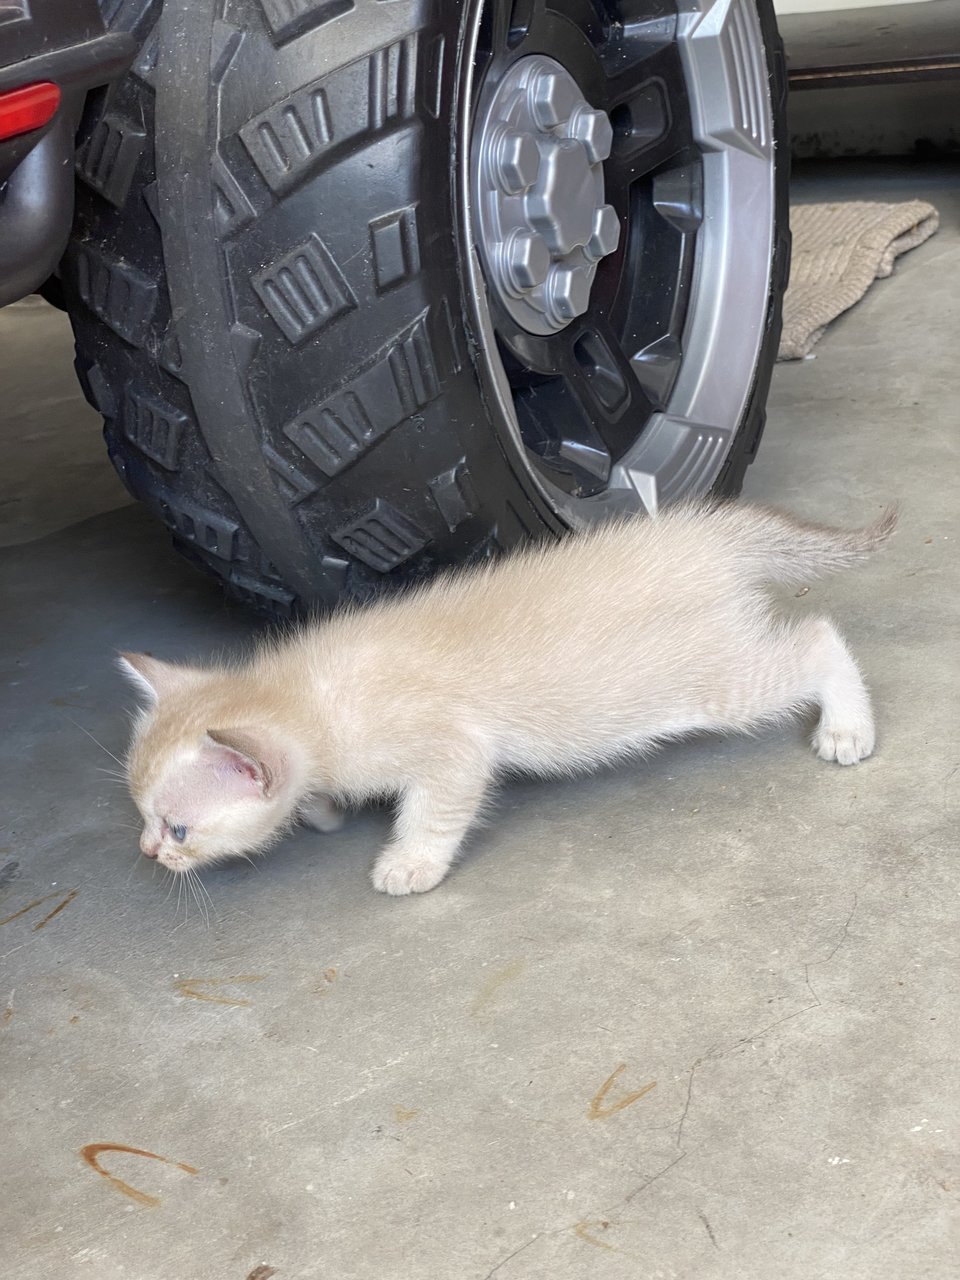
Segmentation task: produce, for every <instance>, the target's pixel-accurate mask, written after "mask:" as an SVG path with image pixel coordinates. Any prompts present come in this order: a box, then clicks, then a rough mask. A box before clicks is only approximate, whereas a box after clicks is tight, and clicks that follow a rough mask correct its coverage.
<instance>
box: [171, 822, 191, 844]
mask: <svg viewBox="0 0 960 1280" xmlns="http://www.w3.org/2000/svg"><path fill="white" fill-rule="evenodd" d="M167 830H168V831H169V832H170V834H171V835H172V836H173V838H174V840H176V842H177V844H183V842H184V840H186V838H187V828H186V827H184V826H181V825H180V824H179V823H178V824H177V825H176V826H171V825H170V823H169V822H168V823H167Z"/></svg>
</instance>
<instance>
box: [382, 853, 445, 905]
mask: <svg viewBox="0 0 960 1280" xmlns="http://www.w3.org/2000/svg"><path fill="white" fill-rule="evenodd" d="M446 874H447V867H446V866H443V865H441V864H440V863H439V862H431V861H430V859H429V858H424V857H418V856H416V855H411V854H408V853H397V852H395V851H394V850H392V849H388V850H387V851H386V852H385V853H381V855H380V857H379V858H378V859H377V860H376V862H375V863H374V864H373V870H372V871H371V872H370V879H371V880H372V881H373V887H374V888H375V889H379V890H380V892H381V893H391V894H394V895H395V896H397V897H399V896H400V895H402V894H405V893H426V892H427V890H428V889H433V888H435V887H436V886H437V885H438V884H439V883H440V881H441V880H442V879H443V877H444V876H445V875H446Z"/></svg>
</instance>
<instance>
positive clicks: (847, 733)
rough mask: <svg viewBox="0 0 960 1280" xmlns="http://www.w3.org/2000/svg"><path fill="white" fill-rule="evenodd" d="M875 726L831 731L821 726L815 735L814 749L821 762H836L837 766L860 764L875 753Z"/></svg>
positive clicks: (864, 725) (866, 725)
mask: <svg viewBox="0 0 960 1280" xmlns="http://www.w3.org/2000/svg"><path fill="white" fill-rule="evenodd" d="M873 746H874V732H873V725H871V724H863V725H859V726H857V727H856V728H847V729H831V728H827V727H824V726H821V727H819V728H818V729H817V731H816V733H815V734H814V735H813V749H814V751H816V753H817V755H818V756H819V757H820V759H821V760H836V762H837V764H859V763H860V761H861V760H865V759H866V758H867V756H868V755H870V754H871V753H872V751H873Z"/></svg>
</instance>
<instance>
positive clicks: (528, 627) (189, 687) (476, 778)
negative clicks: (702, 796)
mask: <svg viewBox="0 0 960 1280" xmlns="http://www.w3.org/2000/svg"><path fill="white" fill-rule="evenodd" d="M895 523H896V513H895V512H894V511H888V512H887V513H885V515H884V516H883V517H882V518H881V519H880V520H879V521H878V522H877V523H876V524H874V525H872V526H871V527H870V528H868V529H865V530H861V531H859V532H842V531H838V530H834V529H828V528H824V527H821V526H818V525H808V524H801V523H798V522H796V521H794V520H792V519H790V518H789V517H787V516H783V515H778V514H776V513H774V512H772V511H767V510H762V509H759V508H756V507H749V506H739V505H729V506H720V507H717V508H714V509H712V508H709V507H706V506H697V507H691V506H687V507H679V508H674V509H672V510H669V511H667V512H666V513H664V514H662V515H660V516H658V517H656V518H654V519H646V520H640V519H637V520H627V521H622V522H620V523H616V524H609V525H605V526H602V527H599V528H596V529H593V530H591V531H590V532H587V533H583V534H578V535H573V536H571V537H569V538H567V539H566V540H565V541H563V542H560V543H557V544H553V545H550V546H543V547H537V548H531V549H527V550H524V551H521V552H519V553H517V554H514V555H512V556H509V557H507V558H505V559H502V560H500V561H497V562H494V563H492V564H489V565H487V566H485V567H483V568H480V569H475V570H469V571H465V572H461V573H454V574H450V575H447V576H444V577H441V578H439V579H437V580H436V581H434V582H432V583H431V584H429V585H428V586H424V587H420V588H417V589H416V590H413V591H411V592H409V593H408V594H406V595H403V596H400V597H394V598H392V599H387V600H384V601H382V602H380V603H378V604H374V605H372V606H370V607H368V608H362V609H360V608H357V609H350V610H347V611H345V612H342V613H340V614H338V615H335V616H333V617H331V618H329V619H328V620H326V621H323V622H319V623H316V624H311V625H309V626H305V627H303V628H302V629H301V630H299V631H297V632H295V633H294V634H292V635H288V636H285V637H283V638H280V639H277V640H276V641H274V642H272V643H268V644H265V645H264V646H263V647H262V648H261V649H260V650H259V651H258V652H257V653H256V654H255V655H254V656H253V657H252V658H251V659H250V660H249V661H246V662H243V663H242V664H240V665H237V666H218V667H210V668H204V669H201V668H196V667H186V666H173V665H170V664H169V663H165V662H160V661H159V660H157V659H156V658H151V657H147V656H145V655H143V654H125V655H123V657H122V658H121V662H122V665H123V667H124V668H125V670H126V671H127V673H128V674H129V675H130V676H131V677H132V678H133V679H134V681H135V682H136V683H137V685H138V686H139V688H140V689H141V691H142V693H143V694H144V695H145V696H146V700H147V706H146V709H145V710H144V711H143V712H142V714H141V717H140V720H139V722H138V724H137V726H136V730H135V734H134V740H133V744H132V746H131V749H130V755H129V762H128V765H129V778H130V789H131V792H132V794H133V798H134V800H135V801H136V803H137V807H138V808H139V810H140V812H141V813H142V815H143V819H144V831H143V836H142V838H141V841H140V847H141V849H142V850H143V852H144V854H146V856H147V857H149V858H158V859H159V860H160V861H161V862H162V863H163V864H164V865H165V866H167V867H170V868H172V869H173V870H174V871H184V870H186V869H187V868H188V867H194V866H199V865H202V864H205V863H210V862H214V861H217V860H219V859H222V858H226V857H229V856H230V855H233V854H240V853H245V852H249V851H253V850H257V849H262V848H264V847H265V846H266V845H268V844H270V843H271V842H272V841H274V840H277V839H278V838H279V837H280V836H281V835H282V834H283V833H284V832H285V831H286V830H287V829H288V828H289V827H290V825H291V824H292V823H293V822H294V821H295V820H297V819H300V820H303V821H305V822H307V823H308V824H310V825H313V826H316V827H318V828H320V829H322V830H327V829H330V828H332V827H335V826H336V825H338V822H339V812H338V810H339V806H341V805H345V804H358V803H363V802H364V801H368V800H372V799H374V798H377V797H383V796H391V797H397V798H398V808H397V814H396V821H395V825H394V831H393V836H392V839H391V840H390V842H389V844H388V845H387V847H386V848H385V849H384V850H383V852H382V853H381V854H380V856H379V857H378V858H377V860H376V862H375V864H374V867H373V872H372V875H373V883H374V885H375V887H376V888H377V889H381V890H383V891H384V892H386V893H394V894H403V893H417V892H422V891H424V890H426V889H432V888H433V887H434V885H437V884H439V883H440V881H441V880H442V879H443V877H444V876H445V875H446V873H447V871H448V870H449V868H450V864H451V862H452V861H453V859H454V858H455V856H456V854H457V851H458V850H459V848H460V846H461V844H462V842H463V838H464V836H465V834H466V832H467V830H468V829H469V827H470V826H471V824H472V823H473V822H474V820H475V819H476V817H477V813H478V810H479V808H480V806H481V804H482V803H483V799H484V796H485V795H486V793H487V792H488V791H489V789H490V787H491V785H492V784H493V782H494V781H495V780H496V778H497V776H498V775H500V774H502V773H503V772H504V771H507V770H521V771H524V772H528V773H534V774H541V775H546V774H565V773H572V772H574V771H579V770H584V769H592V768H596V767H597V766H599V765H603V764H606V763H608V762H611V761H615V760H618V759H622V758H623V757H624V756H627V755H631V754H636V753H638V752H642V751H646V750H648V749H650V748H652V747H653V746H654V745H655V744H656V743H658V742H662V741H664V740H665V739H668V738H675V737H678V736H680V735H681V734H687V733H692V732H695V731H697V730H704V729H711V730H717V729H720V730H726V729H740V730H747V729H753V728H756V727H757V726H759V725H762V724H765V723H770V722H773V721H777V720H781V719H783V718H784V717H786V716H789V715H792V714H793V713H794V712H796V711H799V710H800V709H802V708H805V707H809V706H816V707H818V708H819V711H820V719H819V723H818V725H817V727H816V730H815V732H814V735H813V745H814V748H815V750H816V752H817V755H819V756H820V758H821V759H823V760H836V761H837V762H838V763H840V764H856V763H857V761H859V760H862V759H863V758H864V757H865V756H868V755H869V754H870V752H871V751H872V750H873V745H874V728H873V716H872V714H871V710H870V699H869V697H868V694H867V691H866V689H865V688H864V684H863V680H862V679H861V677H860V673H859V671H858V670H857V666H856V663H855V662H854V660H853V658H852V657H851V656H850V654H849V652H848V651H847V648H846V645H845V644H844V642H843V640H842V639H841V637H840V635H839V634H838V632H837V630H836V628H835V627H834V625H833V623H832V622H830V621H829V620H828V619H827V618H816V617H804V618H799V619H794V620H787V619H784V618H781V617H778V616H777V615H776V614H775V613H774V612H773V610H772V608H771V604H770V602H769V601H768V599H767V598H766V596H765V595H764V594H763V591H762V585H763V584H764V583H765V582H768V581H773V582H779V583H789V584H797V583H801V582H804V581H806V580H808V579H809V578H811V577H813V576H815V575H816V574H818V573H822V572H826V571H829V570H832V569H839V568H843V567H845V566H846V565H849V564H852V563H853V562H854V561H856V560H858V559H860V558H862V557H863V556H864V555H866V554H867V553H868V552H870V551H872V550H874V549H875V548H876V547H877V546H879V545H880V544H881V543H882V542H883V541H885V539H886V538H887V537H888V536H889V534H890V533H891V532H892V530H893V528H894V525H895Z"/></svg>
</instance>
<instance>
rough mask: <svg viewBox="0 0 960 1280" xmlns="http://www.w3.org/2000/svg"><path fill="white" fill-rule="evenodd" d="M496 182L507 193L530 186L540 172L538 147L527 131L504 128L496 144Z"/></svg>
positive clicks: (517, 192) (514, 192) (516, 193)
mask: <svg viewBox="0 0 960 1280" xmlns="http://www.w3.org/2000/svg"><path fill="white" fill-rule="evenodd" d="M496 167H497V183H498V185H499V186H500V188H501V190H503V191H505V192H506V193H507V194H508V195H519V194H520V192H521V191H526V190H527V189H528V187H532V186H533V184H534V183H535V182H536V180H537V175H538V174H539V172H540V149H539V147H538V146H537V143H536V140H535V139H534V138H533V137H531V135H530V134H529V133H517V132H516V131H515V130H513V129H505V130H504V132H503V134H502V135H501V137H500V140H499V144H498V146H497V160H496Z"/></svg>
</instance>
